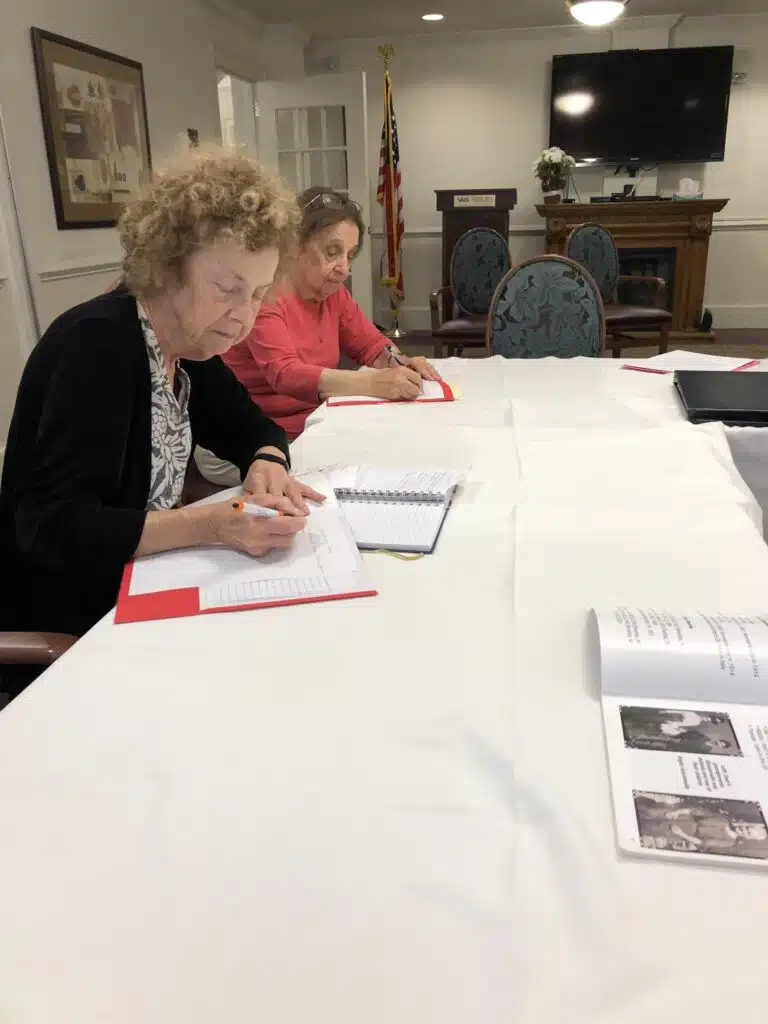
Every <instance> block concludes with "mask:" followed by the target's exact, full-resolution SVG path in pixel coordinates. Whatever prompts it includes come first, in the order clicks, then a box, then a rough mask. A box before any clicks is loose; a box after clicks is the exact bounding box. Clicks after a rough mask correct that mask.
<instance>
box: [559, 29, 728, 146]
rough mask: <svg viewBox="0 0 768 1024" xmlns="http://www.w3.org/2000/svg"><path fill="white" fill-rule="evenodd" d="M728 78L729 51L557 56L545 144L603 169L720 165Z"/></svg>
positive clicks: (714, 48)
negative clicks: (717, 162) (712, 162)
mask: <svg viewBox="0 0 768 1024" xmlns="http://www.w3.org/2000/svg"><path fill="white" fill-rule="evenodd" d="M732 76H733V47H732V46H697V47H688V48H685V49H674V50H612V51H610V52H609V53H567V54H563V55H562V56H558V57H555V58H553V61H552V104H551V114H550V127H549V144H550V146H560V147H561V148H562V149H564V150H565V151H566V152H567V153H570V154H571V156H574V157H575V158H576V159H577V160H579V161H589V162H593V163H603V164H606V163H607V164H638V163H640V164H656V163H701V162H703V161H709V160H723V159H724V158H725V134H726V129H727V126H728V101H729V99H730V94H731V78H732Z"/></svg>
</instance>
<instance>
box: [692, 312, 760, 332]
mask: <svg viewBox="0 0 768 1024" xmlns="http://www.w3.org/2000/svg"><path fill="white" fill-rule="evenodd" d="M707 309H709V310H710V311H711V313H712V318H713V321H714V323H713V326H714V329H715V332H717V331H718V330H732V331H748V330H760V329H766V328H768V306H717V305H708V306H707Z"/></svg>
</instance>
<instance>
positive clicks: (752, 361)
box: [733, 359, 760, 373]
mask: <svg viewBox="0 0 768 1024" xmlns="http://www.w3.org/2000/svg"><path fill="white" fill-rule="evenodd" d="M759 365H760V360H759V359H750V361H749V362H748V363H744V365H743V366H737V367H735V368H734V371H733V372H734V373H741V371H742V370H748V369H749V368H750V367H751V366H759Z"/></svg>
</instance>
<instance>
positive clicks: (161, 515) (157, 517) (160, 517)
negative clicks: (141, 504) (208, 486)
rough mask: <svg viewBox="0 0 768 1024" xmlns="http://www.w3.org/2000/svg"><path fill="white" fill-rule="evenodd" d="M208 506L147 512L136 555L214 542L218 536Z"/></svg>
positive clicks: (209, 506) (210, 507)
mask: <svg viewBox="0 0 768 1024" xmlns="http://www.w3.org/2000/svg"><path fill="white" fill-rule="evenodd" d="M212 507H213V506H211V505H199V506H197V507H196V508H173V509H158V510H157V511H154V512H148V513H147V517H146V519H145V520H144V529H143V530H142V534H141V539H140V540H139V546H138V547H137V548H136V554H137V555H153V554H156V553H157V552H158V551H173V550H175V549H177V548H188V547H195V546H196V545H198V544H215V543H216V542H217V540H218V537H217V535H216V524H215V520H214V516H213V515H212V512H211V509H212Z"/></svg>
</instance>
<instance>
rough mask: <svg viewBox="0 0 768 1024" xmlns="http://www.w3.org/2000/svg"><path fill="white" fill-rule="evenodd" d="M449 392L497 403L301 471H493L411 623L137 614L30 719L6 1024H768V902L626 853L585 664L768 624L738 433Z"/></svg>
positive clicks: (652, 380)
mask: <svg viewBox="0 0 768 1024" xmlns="http://www.w3.org/2000/svg"><path fill="white" fill-rule="evenodd" d="M446 363H450V365H449V366H448V369H447V370H446V375H447V376H449V379H450V377H451V376H455V377H458V376H461V384H462V387H463V388H464V392H465V396H466V397H465V399H464V402H465V403H466V404H462V403H458V402H457V403H455V404H454V405H446V406H429V407H426V408H421V409H419V408H415V407H402V406H398V407H396V408H386V409H381V408H377V409H362V408H354V409H339V410H335V411H329V410H321V411H320V412H319V413H318V414H317V415H316V417H315V421H316V422H315V424H314V425H313V426H312V427H311V429H309V430H308V431H307V432H306V433H305V434H304V435H303V437H302V438H301V439H300V440H299V441H298V442H297V444H296V445H295V446H294V461H295V464H296V466H297V468H298V469H299V470H301V469H310V468H313V467H316V466H322V465H328V464H330V463H335V462H339V461H347V460H349V461H362V460H365V461H368V462H376V463H379V464H382V465H387V464H389V465H403V464H404V463H412V464H419V463H422V464H424V463H438V464H439V463H445V464H457V463H466V464H468V465H469V466H470V467H471V468H470V472H469V478H468V482H467V486H466V487H465V489H464V490H463V492H462V493H461V495H460V496H459V498H458V499H457V501H456V503H455V505H454V507H453V508H452V510H451V512H450V515H449V517H448V519H447V521H446V525H445V528H444V531H443V534H442V536H441V539H440V543H439V546H438V550H437V553H436V554H435V555H434V556H432V557H430V558H425V559H423V560H421V561H416V562H402V561H398V560H396V559H392V558H387V557H386V556H382V555H373V554H372V555H368V556H366V558H367V559H368V560H369V562H370V564H371V568H372V571H373V573H374V576H375V579H376V581H377V585H378V587H379V591H380V596H379V597H378V598H371V599H366V600H358V601H349V602H339V603H332V604H318V605H306V606H302V607H296V608H290V609H270V610H263V611H253V612H241V613H237V614H225V615H213V616H207V617H205V618H200V619H180V620H176V621H167V622H155V623H145V624H138V625H130V626H120V627H115V626H113V625H112V624H111V623H110V622H109V621H107V620H105V621H104V622H102V623H100V624H99V625H98V626H97V627H96V628H95V629H94V630H93V631H92V632H91V633H90V634H89V635H88V636H87V637H86V638H85V639H84V640H83V641H81V643H79V644H78V645H77V646H76V647H75V648H74V649H73V650H72V652H70V654H69V655H67V656H65V657H64V658H63V659H62V660H61V661H60V662H59V663H58V664H57V665H56V666H54V667H53V668H52V669H51V670H50V671H49V672H47V673H46V674H45V676H44V677H42V678H41V679H40V680H39V681H38V682H37V683H36V684H35V685H33V686H32V687H31V688H30V689H29V690H28V691H27V692H26V693H25V694H23V695H22V697H21V698H19V699H18V700H17V701H15V702H14V703H13V704H11V705H10V706H9V707H8V708H7V709H6V710H5V711H3V712H2V713H0V1021H2V1022H3V1024H5V1022H8V1024H51V1022H56V1024H103V1022H109V1024H136V1022H138V1021H141V1022H142V1024H161V1022H162V1024H168V1022H170V1021H174V1022H177V1021H183V1022H184V1024H210V1022H211V1021H225V1020H226V1021H228V1022H233V1024H234V1022H237V1024H240V1022H242V1024H252V1022H253V1021H256V1020H258V1021H269V1022H270V1024H305V1022H306V1021H307V1020H316V1021H320V1022H322V1024H326V1022H328V1024H331V1022H333V1024H360V1022H365V1024H393V1022H397V1024H426V1022H429V1024H432V1022H438V1021H439V1022H441V1024H467V1022H468V1021H473V1022H474V1021H477V1022H482V1024H641V1022H642V1024H646V1022H648V1021H653V1022H654V1024H667V1022H669V1024H671V1022H672V1021H674V1022H676V1024H677V1022H680V1021H685V1022H688V1021H691V1022H693V1021H695V1022H696V1024H715V1022H717V1024H721V1022H722V1021H723V1020H738V1021H739V1022H740V1024H741V1022H747V1024H758V1022H760V1024H762V1022H763V1021H764V1020H765V1009H764V1007H765V1002H766V996H767V995H768V982H766V972H765V963H766V962H768V931H767V930H766V928H765V921H766V919H767V918H768V884H767V883H766V876H765V875H764V874H763V875H760V874H756V873H750V872H749V871H736V870H731V871H728V870H715V869H712V868H698V867H690V866H670V865H668V864H664V863H653V862H652V861H647V860H643V861H639V860H638V861H633V860H629V859H625V858H622V857H619V855H618V854H617V852H616V849H615V844H614V838H613V827H612V819H611V810H610V800H609V794H608V786H607V775H606V766H605V758H604V753H603V744H602V730H601V725H600V713H599V704H598V692H597V685H598V684H597V680H596V677H595V674H594V671H593V668H592V667H591V664H590V662H589V659H588V656H587V651H586V649H585V643H584V627H585V616H586V611H587V609H588V608H589V606H590V605H591V604H592V603H594V602H598V601H599V602H600V603H601V604H611V603H613V602H616V601H630V602H642V601H660V602H663V603H667V604H675V603H676V604H683V605H685V604H695V605H697V606H700V607H706V606H710V607H726V606H727V607H732V606H733V607H738V608H744V609H745V610H750V609H753V608H761V609H763V610H764V609H765V608H766V607H768V549H767V548H766V546H765V544H764V543H763V541H762V538H761V537H760V535H759V532H758V530H757V529H756V526H755V522H756V520H757V519H758V518H759V512H758V510H757V507H756V505H755V503H754V501H753V499H752V497H751V495H749V493H747V492H745V489H744V486H743V483H742V482H741V479H740V477H739V475H738V474H737V473H736V472H735V469H734V466H733V463H732V461H731V459H730V455H729V452H728V449H727V446H726V445H725V444H724V442H723V435H722V433H721V432H718V431H717V430H716V429H708V430H700V429H698V428H696V429H694V428H690V427H688V426H687V425H682V424H680V423H679V422H677V417H675V416H674V409H673V407H672V406H671V404H670V402H669V401H668V399H669V397H670V396H669V395H667V393H666V389H665V386H664V385H665V378H657V377H647V376H645V375H643V374H630V373H628V372H627V371H625V373H626V374H627V376H628V378H629V382H628V383H626V384H622V383H621V381H622V378H620V377H619V378H617V377H616V374H617V372H618V371H617V370H616V369H612V368H611V369H608V370H605V371H604V370H602V369H596V366H597V363H592V364H589V365H585V363H584V362H581V361H573V362H571V363H567V364H566V363H562V364H560V363H553V362H549V361H547V362H541V363H539V364H535V365H534V364H526V363H522V364H521V363H510V364H504V363H503V361H500V360H488V361H482V362H477V363H475V362H472V361H470V360H467V361H466V363H464V364H462V365H458V361H446ZM609 366H610V364H609ZM569 369H570V371H571V375H570V376H569ZM475 380H476V381H477V388H475V386H474V382H475ZM580 390H581V391H582V392H583V394H584V395H585V396H586V397H585V401H584V406H585V408H586V407H588V408H589V409H590V410H591V412H590V413H589V416H587V415H586V414H583V416H584V417H586V418H587V419H588V420H589V419H590V417H591V421H589V422H587V423H584V424H583V425H582V427H583V429H582V428H579V427H577V426H571V427H569V426H568V423H567V422H565V423H564V422H562V420H563V417H562V415H561V413H562V410H558V407H557V403H556V402H555V403H553V402H552V399H555V398H557V397H558V395H559V396H560V400H561V401H563V402H565V403H566V404H567V403H568V402H569V401H570V400H571V399H573V401H574V403H575V404H577V401H576V400H577V396H578V394H579V391H580ZM587 398H588V399H589V403H588V402H587V401H586V399H587ZM630 399H631V401H630ZM518 401H524V402H526V403H527V405H525V406H524V407H521V406H519V405H517V406H516V404H515V403H516V402H518ZM601 403H604V404H603V412H602V413H601V412H600V408H599V406H600V404H601ZM606 403H607V404H606ZM608 406H610V408H611V409H612V411H613V413H615V414H617V415H618V412H620V411H621V410H622V409H623V410H625V416H626V419H625V421H624V422H623V423H622V424H618V425H616V424H615V423H612V422H607V420H609V419H610V417H609V416H608V414H607V408H608ZM665 409H666V413H665V412H664V410H665ZM521 411H522V412H525V413H526V415H527V416H528V419H527V420H526V422H524V423H523V422H518V423H517V425H514V424H515V417H516V416H517V417H518V420H519V417H520V415H521ZM665 415H666V416H667V418H666V419H665V418H664V417H665ZM636 416H641V417H643V423H642V424H641V425H640V426H639V428H638V424H637V422H636V421H635V422H634V425H633V424H632V423H630V419H631V418H632V417H636ZM558 417H559V421H558V422H554V421H555V419H558ZM473 419H474V422H472V421H473ZM665 424H667V425H665ZM611 426H617V429H618V427H621V429H622V436H621V437H620V438H618V439H617V437H616V435H615V433H613V432H612V431H611V430H610V429H603V428H604V427H605V428H610V427H611ZM635 428H637V429H635ZM622 450H623V451H624V452H625V456H626V457H625V458H621V452H622ZM606 467H608V468H609V471H606Z"/></svg>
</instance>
